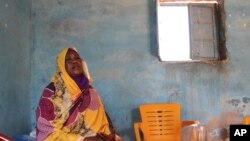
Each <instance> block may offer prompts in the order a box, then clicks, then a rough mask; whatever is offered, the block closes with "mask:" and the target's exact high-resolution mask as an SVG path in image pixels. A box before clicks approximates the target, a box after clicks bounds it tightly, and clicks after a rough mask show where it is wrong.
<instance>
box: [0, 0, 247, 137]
mask: <svg viewBox="0 0 250 141" xmlns="http://www.w3.org/2000/svg"><path fill="white" fill-rule="evenodd" d="M0 2H1V6H2V7H1V8H0V10H1V12H0V15H1V16H0V18H1V20H0V22H1V25H0V28H1V30H0V37H1V38H0V41H1V42H0V43H1V52H0V57H1V60H0V65H1V66H6V67H5V68H2V69H1V70H0V74H1V75H0V78H1V79H0V83H1V86H0V94H1V96H2V98H1V99H0V111H1V112H2V113H6V115H5V114H4V115H3V116H2V114H1V117H0V132H4V133H7V134H9V135H13V134H17V133H18V134H20V133H24V132H26V133H27V132H28V131H31V128H34V126H35V113H34V110H35V107H36V105H37V102H38V100H39V97H40V95H41V93H42V90H43V88H44V87H45V86H46V85H47V84H48V83H49V81H50V77H51V76H52V74H53V73H54V71H55V57H56V55H57V53H58V52H59V51H60V50H61V49H62V48H64V47H67V46H68V45H70V44H74V45H76V46H77V48H78V50H79V52H80V54H81V56H82V57H83V58H84V59H85V60H86V61H87V63H88V65H89V70H90V73H91V75H92V76H93V78H94V80H95V81H94V84H93V85H94V86H95V87H96V89H97V90H98V91H99V93H100V95H101V98H102V100H103V103H104V105H105V107H106V109H107V111H108V112H109V114H110V116H111V119H112V120H113V122H114V124H115V126H116V127H117V130H118V132H119V133H120V134H121V136H122V137H123V138H124V140H125V141H133V140H135V139H134V131H133V123H134V122H136V121H139V120H140V117H139V113H138V109H137V107H138V106H139V105H140V104H143V103H156V102H157V103H161V102H169V103H175V102H179V103H181V105H182V119H183V120H184V119H196V120H200V121H202V122H207V121H209V120H211V119H213V118H214V117H220V116H221V115H223V114H225V113H230V112H233V113H236V114H238V115H240V116H243V115H249V114H250V104H249V103H250V95H249V89H250V88H249V87H248V83H249V80H250V74H249V71H248V70H249V69H250V63H248V60H249V55H248V54H249V53H250V49H249V47H248V45H249V44H250V40H249V37H250V32H249V30H250V10H249V6H250V1H248V0H241V1H240V3H239V2H238V1H235V0H225V11H226V15H225V16H226V47H227V50H228V57H229V60H228V62H227V63H226V64H203V63H182V64H173V63H172V64H168V63H164V62H160V61H159V59H158V56H157V42H156V17H155V11H156V9H155V7H156V6H155V0H147V1H145V0H137V1H134V0H120V1H115V0H105V1H94V0H92V1H90V0H89V1H88V0H71V1H67V0H36V1H32V3H31V1H17V0H16V1H12V2H9V1H8V3H9V4H8V8H6V7H5V4H6V3H7V1H6V0H5V1H4V0H1V1H0ZM31 4H32V5H31ZM27 5H28V6H27ZM11 7H12V8H11ZM30 9H31V19H30V17H29V10H30ZM12 21H15V22H12ZM30 21H31V23H32V26H31V24H30ZM5 23H7V27H6V26H5ZM19 23H21V24H19ZM14 25H15V26H14ZM30 28H31V33H32V37H31V36H30ZM30 41H31V42H30ZM6 60H10V61H6ZM16 79H17V80H18V81H10V80H16ZM29 81H30V89H28V86H29ZM13 87H14V88H16V89H13ZM29 94H30V95H29ZM7 99H8V100H7ZM10 99H12V100H10ZM10 103H11V104H10ZM13 103H14V104H13ZM29 108H30V109H29ZM7 114H8V115H7ZM10 115H11V116H10ZM27 115H30V116H29V117H28V116H27ZM16 117H18V120H17V119H16ZM228 117H230V115H229V116H228ZM30 118H31V119H30ZM20 121H22V122H20ZM30 121H31V123H30ZM30 124H31V125H30Z"/></svg>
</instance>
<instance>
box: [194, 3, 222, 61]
mask: <svg viewBox="0 0 250 141" xmlns="http://www.w3.org/2000/svg"><path fill="white" fill-rule="evenodd" d="M215 6H216V4H190V5H189V19H190V21H189V23H190V50H191V52H190V53H191V59H192V60H218V39H217V30H216V15H215V14H216V12H215Z"/></svg>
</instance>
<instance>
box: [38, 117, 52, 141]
mask: <svg viewBox="0 0 250 141" xmlns="http://www.w3.org/2000/svg"><path fill="white" fill-rule="evenodd" d="M37 129H38V130H39V132H38V133H37V138H36V139H37V141H43V140H44V139H45V138H46V137H47V136H48V135H49V134H50V133H51V132H52V131H53V127H52V125H51V124H50V123H49V121H48V120H46V119H44V118H42V117H39V118H38V120H37Z"/></svg>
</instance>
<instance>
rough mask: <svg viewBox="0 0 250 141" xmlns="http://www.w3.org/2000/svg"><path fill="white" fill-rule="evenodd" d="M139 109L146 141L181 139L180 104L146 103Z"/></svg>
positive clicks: (173, 140)
mask: <svg viewBox="0 0 250 141" xmlns="http://www.w3.org/2000/svg"><path fill="white" fill-rule="evenodd" d="M139 109H140V113H141V119H142V123H141V130H142V132H143V135H144V140H145V141H180V137H181V135H180V134H181V120H180V105H179V104H144V105H141V106H140V107H139Z"/></svg>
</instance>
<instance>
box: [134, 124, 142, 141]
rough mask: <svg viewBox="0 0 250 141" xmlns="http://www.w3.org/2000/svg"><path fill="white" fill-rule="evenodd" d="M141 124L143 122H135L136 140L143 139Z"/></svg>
mask: <svg viewBox="0 0 250 141" xmlns="http://www.w3.org/2000/svg"><path fill="white" fill-rule="evenodd" d="M140 125H141V123H134V130H135V138H136V141H141V137H140V128H141V127H140Z"/></svg>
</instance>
